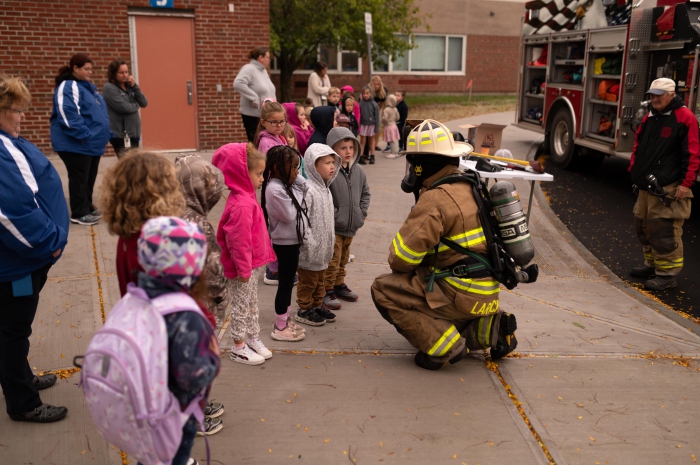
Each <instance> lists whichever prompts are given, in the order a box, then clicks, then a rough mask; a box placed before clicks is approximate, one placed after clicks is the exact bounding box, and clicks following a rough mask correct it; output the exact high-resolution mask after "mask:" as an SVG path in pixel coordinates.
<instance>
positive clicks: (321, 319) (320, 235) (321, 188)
mask: <svg viewBox="0 0 700 465" xmlns="http://www.w3.org/2000/svg"><path fill="white" fill-rule="evenodd" d="M304 168H305V170H306V174H307V180H306V186H307V188H308V190H307V193H306V205H307V208H308V217H309V223H310V228H309V230H308V236H307V238H306V239H305V240H304V245H303V246H302V247H301V251H300V254H299V268H298V269H297V274H298V275H299V283H298V285H297V304H298V305H299V310H298V311H297V314H296V315H295V317H294V318H295V319H296V320H297V321H298V322H299V323H304V324H307V325H311V326H321V325H324V324H325V323H326V322H327V321H328V322H332V321H335V314H333V313H331V312H330V311H328V310H327V309H325V308H323V298H324V297H325V295H326V288H325V286H324V276H325V270H326V268H328V263H329V262H330V261H331V259H332V258H333V247H334V244H335V214H334V208H333V196H332V195H331V191H330V189H329V186H330V185H331V183H332V182H333V180H334V179H335V178H336V176H338V170H339V168H340V156H338V154H337V153H335V152H334V151H333V149H332V148H330V147H329V146H327V145H325V144H311V145H310V146H309V147H308V148H307V149H306V153H305V154H304Z"/></svg>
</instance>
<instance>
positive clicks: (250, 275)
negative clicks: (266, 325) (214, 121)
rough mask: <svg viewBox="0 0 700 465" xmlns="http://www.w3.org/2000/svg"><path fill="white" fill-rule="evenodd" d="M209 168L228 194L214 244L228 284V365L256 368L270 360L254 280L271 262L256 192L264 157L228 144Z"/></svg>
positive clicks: (248, 147) (249, 148)
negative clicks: (262, 335) (220, 176)
mask: <svg viewBox="0 0 700 465" xmlns="http://www.w3.org/2000/svg"><path fill="white" fill-rule="evenodd" d="M212 164H213V165H214V166H216V167H218V168H219V169H220V170H221V171H222V172H223V173H224V180H225V182H226V185H227V186H228V188H229V189H230V190H231V193H230V194H229V196H228V199H227V200H226V207H225V208H224V213H223V214H222V215H221V221H220V223H219V229H218V231H217V233H216V240H217V242H218V243H219V245H220V246H221V263H222V264H223V266H224V275H225V276H226V278H228V279H230V280H231V283H230V293H231V322H230V326H229V328H230V331H231V337H232V338H233V347H232V348H231V355H230V357H231V360H233V361H234V362H238V363H243V364H246V365H260V364H261V363H263V362H264V361H265V360H266V359H269V358H270V357H272V352H270V351H269V350H268V349H267V348H266V347H265V345H264V344H263V342H262V341H261V340H260V338H259V337H258V334H259V333H260V325H259V324H258V315H259V311H258V281H259V279H260V276H261V275H262V272H263V270H264V267H265V265H266V264H268V263H270V262H272V261H273V260H275V259H276V257H275V252H274V251H273V250H272V244H271V243H270V238H269V236H268V234H267V228H266V227H265V217H264V215H263V211H262V208H260V205H259V204H258V201H257V198H256V197H255V191H256V190H257V189H259V188H260V186H261V185H262V182H263V171H264V170H265V155H263V154H262V153H260V152H259V151H258V150H256V149H255V147H253V145H252V144H247V145H246V144H227V145H224V146H223V147H221V148H219V149H218V150H217V151H216V152H214V156H213V158H212Z"/></svg>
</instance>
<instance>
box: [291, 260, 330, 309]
mask: <svg viewBox="0 0 700 465" xmlns="http://www.w3.org/2000/svg"><path fill="white" fill-rule="evenodd" d="M297 274H298V275H299V282H298V283H297V305H298V306H299V308H300V309H302V310H308V309H310V308H316V307H321V306H322V305H323V298H324V297H325V296H326V288H325V286H324V285H323V280H324V277H325V275H326V270H320V271H311V270H304V269H302V268H299V269H298V270H297Z"/></svg>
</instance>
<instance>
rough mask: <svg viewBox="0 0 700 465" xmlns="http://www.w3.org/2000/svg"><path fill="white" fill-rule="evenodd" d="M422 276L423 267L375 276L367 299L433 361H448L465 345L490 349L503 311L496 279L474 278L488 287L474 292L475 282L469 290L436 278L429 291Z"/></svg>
mask: <svg viewBox="0 0 700 465" xmlns="http://www.w3.org/2000/svg"><path fill="white" fill-rule="evenodd" d="M426 275H427V270H425V269H420V268H419V270H418V272H417V273H390V274H385V275H382V276H380V277H378V278H377V279H375V281H374V283H373V284H372V300H373V301H374V304H375V306H376V307H377V310H379V313H380V314H381V315H382V317H384V319H385V320H387V321H388V322H389V323H391V324H393V325H394V327H395V328H396V329H397V331H398V332H399V333H400V334H401V335H402V336H403V337H405V338H406V339H407V340H408V342H410V343H411V345H412V346H413V347H415V348H416V349H418V350H420V351H422V352H425V353H426V354H428V355H429V356H430V357H431V359H432V360H434V361H437V362H446V361H448V360H449V359H451V358H452V357H453V356H455V355H457V354H458V353H460V352H461V351H462V350H464V348H465V347H466V348H467V349H469V350H482V349H488V348H490V347H495V346H496V342H497V341H498V329H499V328H498V327H499V325H500V314H501V313H502V312H501V311H500V310H499V300H498V290H499V287H498V283H497V282H495V281H483V280H477V281H473V282H474V283H478V284H482V283H489V285H490V286H491V289H490V290H488V291H484V290H483V289H479V291H478V292H476V291H477V286H475V287H473V288H471V291H470V290H458V289H456V288H455V287H453V286H452V285H450V284H448V283H446V282H445V280H443V279H437V280H435V287H434V289H433V292H427V290H426V284H425V283H426V280H425V276H426ZM460 281H469V280H460ZM493 283H495V289H494V288H493ZM463 287H467V286H463ZM479 287H481V286H479ZM482 292H485V293H482Z"/></svg>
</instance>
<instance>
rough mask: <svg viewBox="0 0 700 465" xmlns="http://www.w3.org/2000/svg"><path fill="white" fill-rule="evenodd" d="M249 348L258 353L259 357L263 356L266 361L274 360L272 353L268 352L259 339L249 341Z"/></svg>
mask: <svg viewBox="0 0 700 465" xmlns="http://www.w3.org/2000/svg"><path fill="white" fill-rule="evenodd" d="M248 347H250V348H251V349H253V350H254V351H255V352H257V353H258V355H262V356H263V358H264V359H265V360H267V359H270V358H272V352H270V351H269V350H267V347H265V344H263V341H261V340H260V339H258V338H255V339H248Z"/></svg>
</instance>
